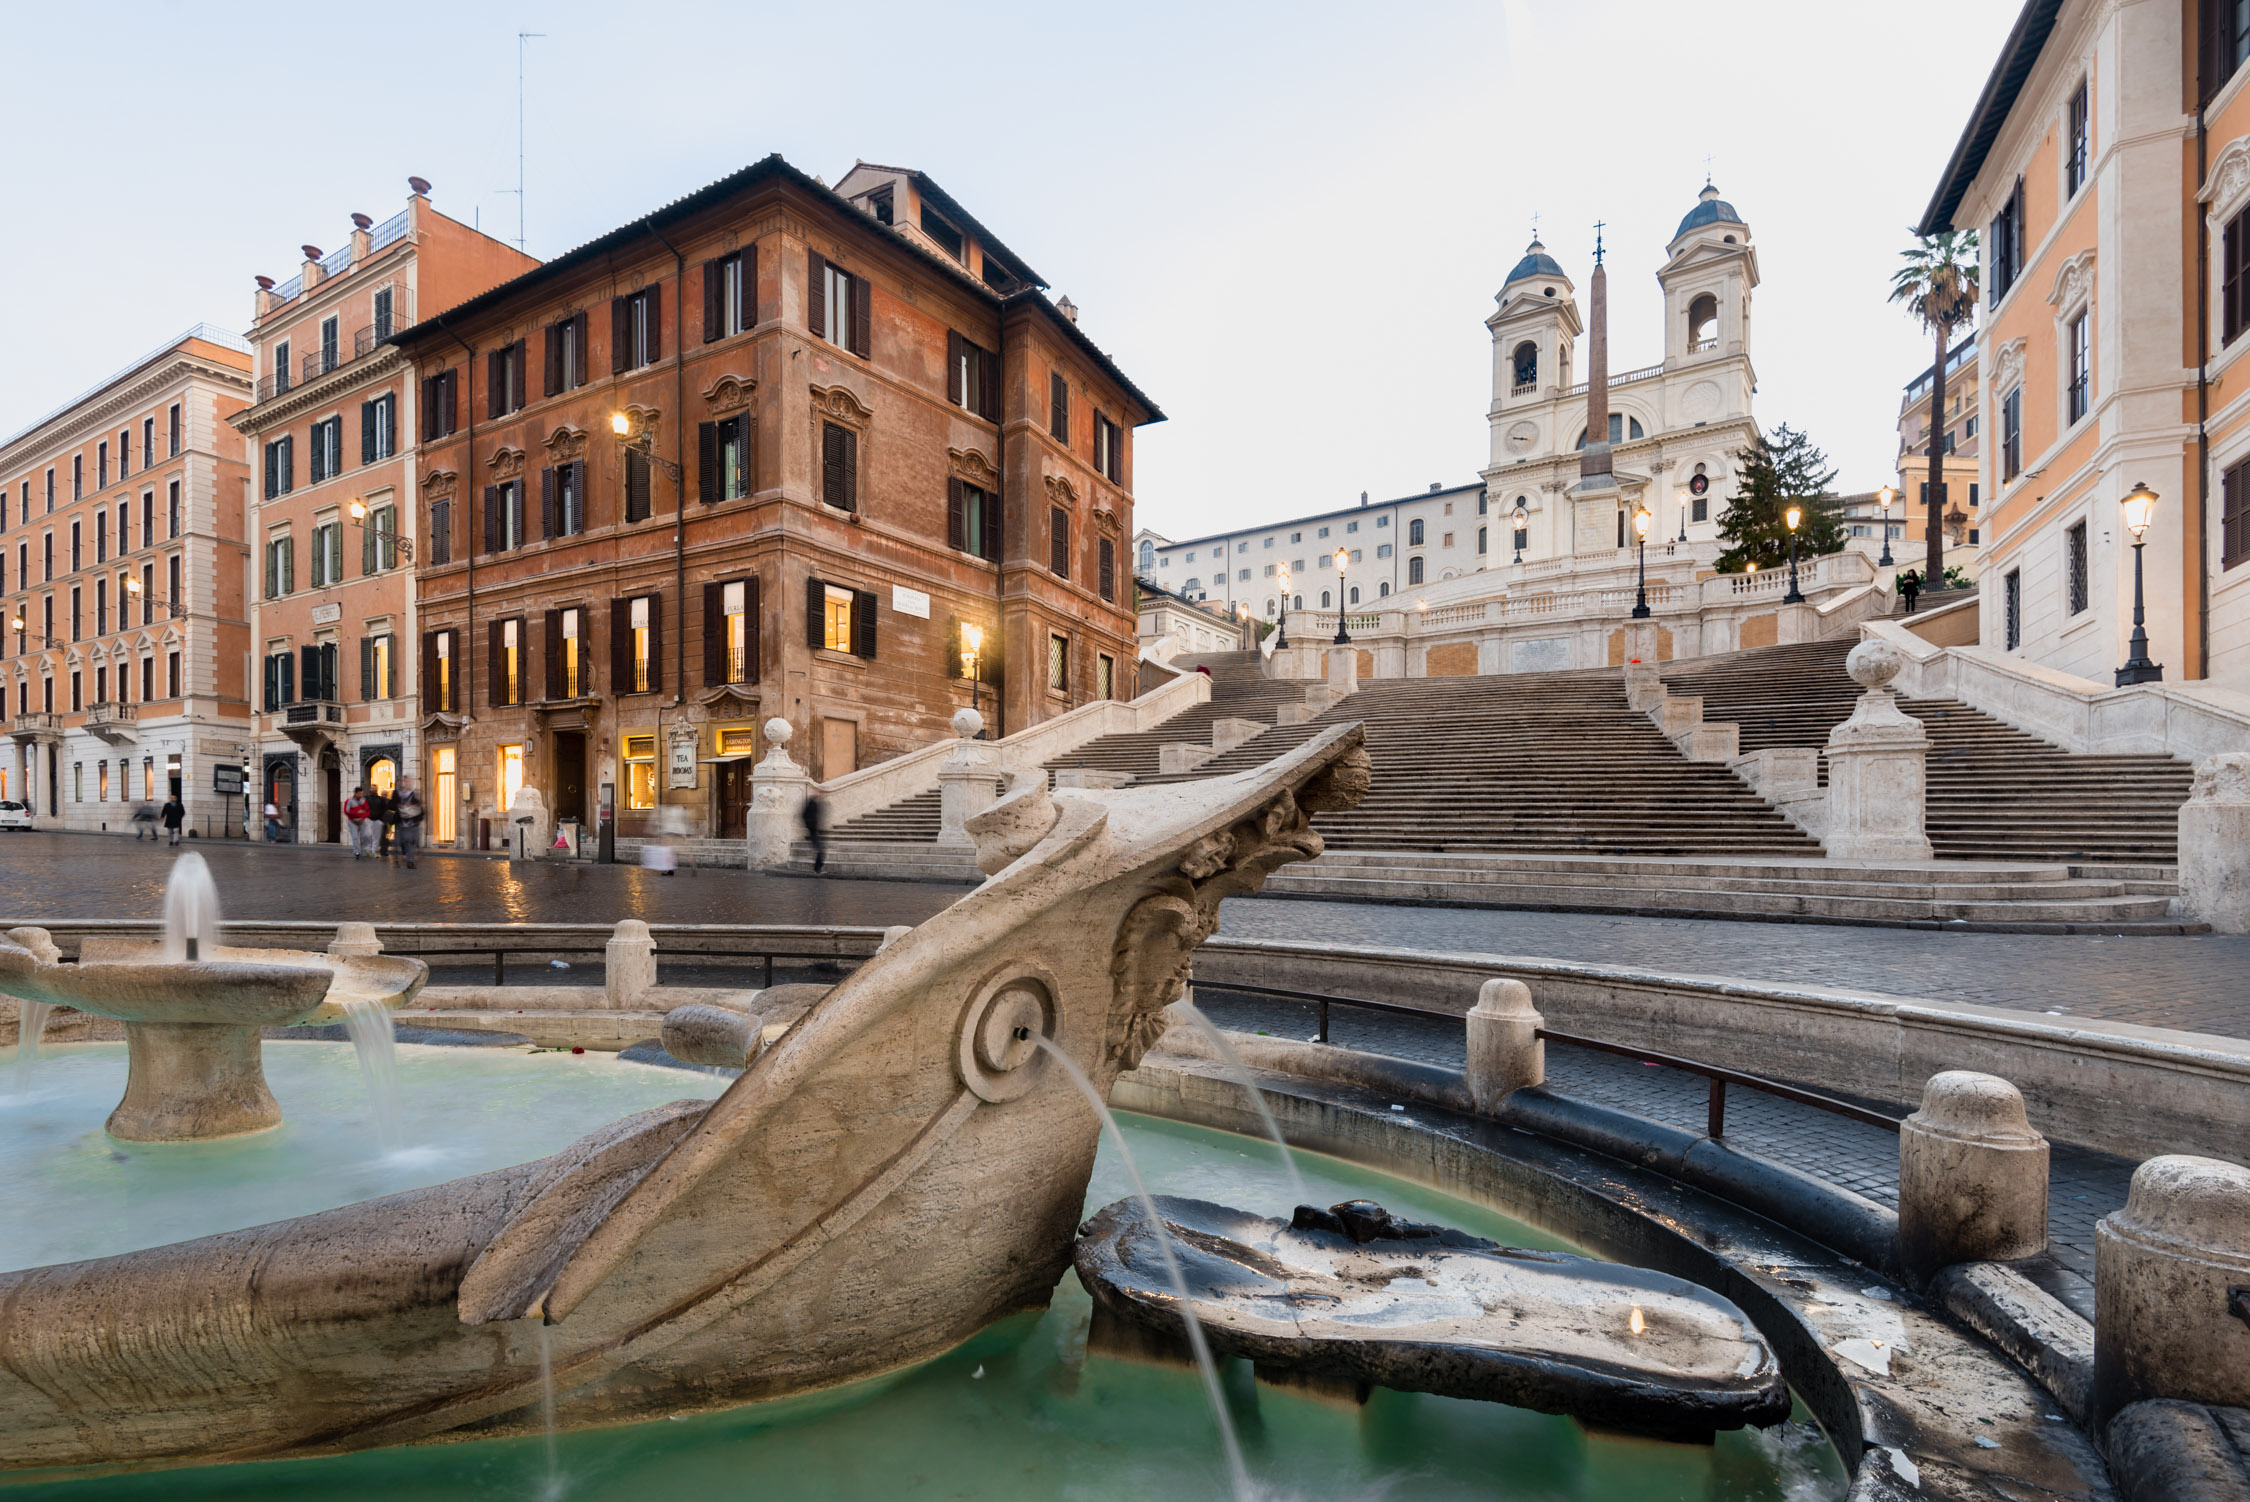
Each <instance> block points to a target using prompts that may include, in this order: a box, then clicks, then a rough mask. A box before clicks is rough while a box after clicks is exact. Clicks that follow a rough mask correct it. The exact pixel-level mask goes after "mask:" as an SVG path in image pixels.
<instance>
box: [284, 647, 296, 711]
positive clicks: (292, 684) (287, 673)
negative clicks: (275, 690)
mask: <svg viewBox="0 0 2250 1502" xmlns="http://www.w3.org/2000/svg"><path fill="white" fill-rule="evenodd" d="M281 702H282V703H284V704H294V703H296V702H297V659H296V658H294V657H291V656H290V655H289V654H288V653H287V652H284V653H282V654H281Z"/></svg>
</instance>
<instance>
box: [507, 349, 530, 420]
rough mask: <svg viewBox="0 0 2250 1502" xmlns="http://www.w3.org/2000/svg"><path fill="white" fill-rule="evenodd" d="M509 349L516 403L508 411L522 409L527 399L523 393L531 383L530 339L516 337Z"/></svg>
mask: <svg viewBox="0 0 2250 1502" xmlns="http://www.w3.org/2000/svg"><path fill="white" fill-rule="evenodd" d="M509 350H510V355H511V357H512V358H511V367H512V368H513V369H514V371H515V376H516V379H515V381H514V386H515V394H516V404H515V406H513V407H510V408H509V409H508V410H509V411H510V412H516V411H521V410H522V408H523V406H524V404H525V402H526V400H527V399H528V398H527V397H526V394H525V388H526V387H528V386H529V385H530V383H531V341H530V340H528V339H518V340H517V341H516V342H515V343H514V344H513V345H511V346H510V347H509Z"/></svg>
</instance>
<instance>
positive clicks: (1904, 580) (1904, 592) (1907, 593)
mask: <svg viewBox="0 0 2250 1502" xmlns="http://www.w3.org/2000/svg"><path fill="white" fill-rule="evenodd" d="M1898 592H1899V597H1900V598H1901V599H1903V600H1905V601H1906V613H1907V614H1908V615H1912V614H1913V613H1914V601H1915V599H1916V598H1917V597H1918V596H1919V595H1920V594H1921V593H1922V576H1921V575H1920V574H1918V573H1916V572H1915V571H1914V570H1913V569H1908V570H1907V571H1906V572H1905V573H1903V574H1900V575H1899V576H1898Z"/></svg>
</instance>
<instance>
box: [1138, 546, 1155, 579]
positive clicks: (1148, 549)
mask: <svg viewBox="0 0 2250 1502" xmlns="http://www.w3.org/2000/svg"><path fill="white" fill-rule="evenodd" d="M1155 569H1156V544H1155V543H1153V542H1150V541H1148V540H1146V539H1145V538H1144V539H1143V540H1142V542H1141V572H1142V573H1144V574H1146V573H1153V572H1154V571H1155Z"/></svg>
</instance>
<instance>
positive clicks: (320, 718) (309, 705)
mask: <svg viewBox="0 0 2250 1502" xmlns="http://www.w3.org/2000/svg"><path fill="white" fill-rule="evenodd" d="M283 723H284V724H286V725H287V726H288V727H289V728H290V729H292V730H296V729H300V728H314V729H318V728H321V727H324V726H330V725H341V724H343V723H344V706H343V705H341V704H338V703H337V702H335V701H334V700H333V699H312V700H307V701H306V702H305V703H302V704H292V705H290V706H289V708H288V709H287V710H286V711H284V713H283Z"/></svg>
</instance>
